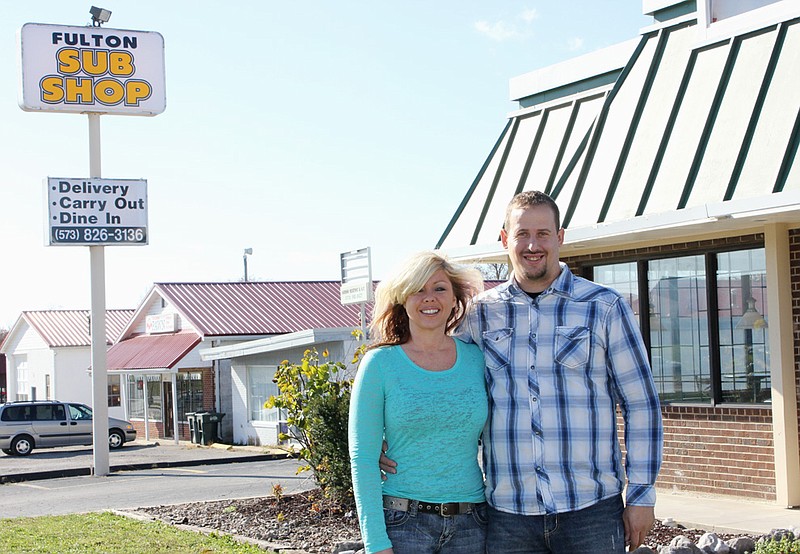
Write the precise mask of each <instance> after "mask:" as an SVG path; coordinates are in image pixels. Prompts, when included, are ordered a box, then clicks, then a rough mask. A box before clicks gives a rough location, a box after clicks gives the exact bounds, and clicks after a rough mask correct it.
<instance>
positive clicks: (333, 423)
mask: <svg viewBox="0 0 800 554" xmlns="http://www.w3.org/2000/svg"><path fill="white" fill-rule="evenodd" d="M349 406H350V389H349V388H348V389H347V390H343V391H342V392H341V394H340V395H339V396H332V395H331V396H321V397H318V398H314V399H313V400H312V401H311V402H310V403H309V405H308V413H309V416H310V417H309V427H308V432H309V435H310V436H311V438H312V440H313V448H312V452H311V458H312V461H311V465H313V466H315V467H316V468H317V472H316V475H317V479H318V482H319V484H320V487H321V488H322V489H323V490H324V491H325V493H326V494H327V495H328V496H329V497H331V498H334V499H336V500H337V501H339V502H341V503H343V504H348V505H352V504H353V479H352V476H351V474H350V454H349V452H348V440H347V418H348V412H349Z"/></svg>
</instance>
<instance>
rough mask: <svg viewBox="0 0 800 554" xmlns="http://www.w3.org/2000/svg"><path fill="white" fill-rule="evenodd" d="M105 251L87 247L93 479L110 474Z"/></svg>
mask: <svg viewBox="0 0 800 554" xmlns="http://www.w3.org/2000/svg"><path fill="white" fill-rule="evenodd" d="M88 116H89V173H90V176H91V177H92V178H93V179H99V178H101V177H102V175H101V163H100V114H97V113H90V114H88ZM104 249H105V247H104V246H90V247H89V266H90V283H91V300H92V309H91V314H92V317H91V329H90V331H91V334H92V414H93V415H92V437H93V438H94V456H93V461H94V475H95V476H96V477H101V476H105V475H108V474H109V471H110V467H109V461H108V369H107V367H106V268H105V250H104Z"/></svg>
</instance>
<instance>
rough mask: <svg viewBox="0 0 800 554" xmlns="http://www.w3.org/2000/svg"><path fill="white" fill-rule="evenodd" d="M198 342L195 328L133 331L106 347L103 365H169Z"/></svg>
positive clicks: (135, 367)
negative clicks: (166, 331)
mask: <svg viewBox="0 0 800 554" xmlns="http://www.w3.org/2000/svg"><path fill="white" fill-rule="evenodd" d="M199 343H200V337H199V336H198V335H197V333H194V332H179V333H169V334H164V335H136V336H134V337H131V338H129V339H125V340H123V341H121V342H118V343H117V344H115V345H114V346H112V347H111V348H109V349H108V357H107V359H106V367H107V368H108V369H110V370H113V369H160V368H167V369H169V368H171V367H172V366H174V365H175V364H176V363H178V361H180V359H181V358H183V357H184V356H185V355H186V354H187V353H188V352H189V351H191V350H192V348H194V347H195V346H197V345H198V344H199Z"/></svg>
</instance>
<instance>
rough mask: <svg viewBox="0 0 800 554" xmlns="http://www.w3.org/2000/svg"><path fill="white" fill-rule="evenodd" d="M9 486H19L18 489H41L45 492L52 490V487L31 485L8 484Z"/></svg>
mask: <svg viewBox="0 0 800 554" xmlns="http://www.w3.org/2000/svg"><path fill="white" fill-rule="evenodd" d="M8 484H9V485H14V486H17V487H28V488H30V489H40V490H43V491H48V490H50V487H42V486H40V485H31V484H30V483H8Z"/></svg>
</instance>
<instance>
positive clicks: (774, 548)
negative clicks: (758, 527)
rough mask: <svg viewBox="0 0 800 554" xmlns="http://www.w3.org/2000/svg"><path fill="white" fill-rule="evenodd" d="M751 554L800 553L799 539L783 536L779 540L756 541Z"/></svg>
mask: <svg viewBox="0 0 800 554" xmlns="http://www.w3.org/2000/svg"><path fill="white" fill-rule="evenodd" d="M753 554H800V539H794V540H792V539H790V538H789V537H783V538H782V539H781V540H779V541H776V540H770V541H762V542H758V543H756V549H755V550H754V551H753Z"/></svg>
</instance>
